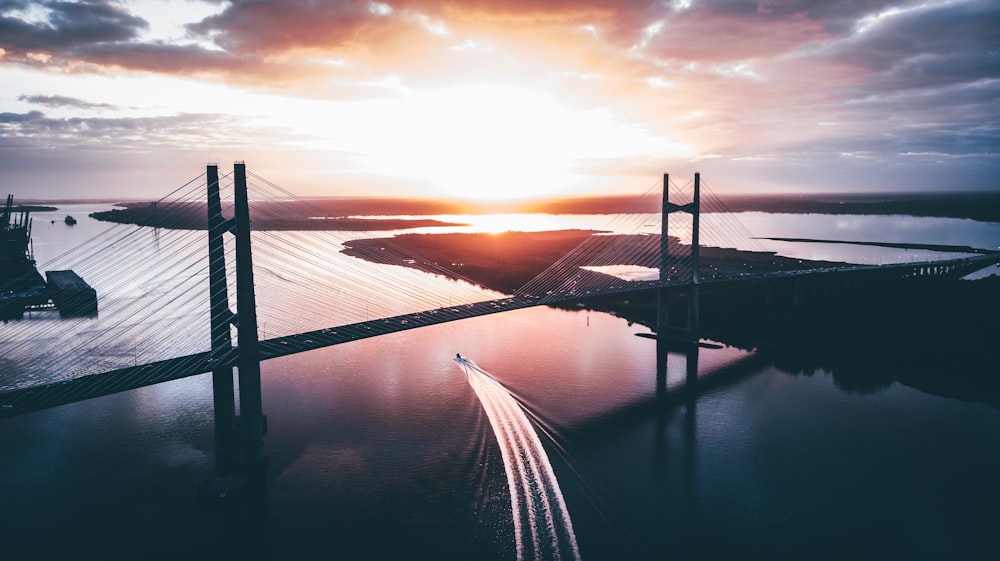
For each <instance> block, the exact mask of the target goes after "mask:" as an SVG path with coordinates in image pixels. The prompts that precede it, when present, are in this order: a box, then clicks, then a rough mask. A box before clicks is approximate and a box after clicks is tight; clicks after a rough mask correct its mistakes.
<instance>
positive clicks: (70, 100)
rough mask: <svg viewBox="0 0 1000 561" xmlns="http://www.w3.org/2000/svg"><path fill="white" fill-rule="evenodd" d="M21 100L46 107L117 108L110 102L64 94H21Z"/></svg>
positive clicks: (19, 97)
mask: <svg viewBox="0 0 1000 561" xmlns="http://www.w3.org/2000/svg"><path fill="white" fill-rule="evenodd" d="M17 99H18V100H20V101H26V102H28V103H32V104H35V105H44V106H45V107H74V108H77V109H115V108H116V107H115V106H114V105H111V104H108V103H90V102H89V101H84V100H82V99H77V98H75V97H66V96H62V95H21V96H18V97H17Z"/></svg>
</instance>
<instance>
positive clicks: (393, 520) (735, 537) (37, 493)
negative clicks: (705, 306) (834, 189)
mask: <svg viewBox="0 0 1000 561" xmlns="http://www.w3.org/2000/svg"><path fill="white" fill-rule="evenodd" d="M91 210H92V209H90V208H87V207H84V206H79V207H76V206H74V207H63V208H62V209H61V210H60V211H58V212H56V213H52V214H51V218H49V216H50V215H46V214H45V213H38V214H36V215H34V216H35V229H34V234H35V235H34V240H35V253H36V257H37V258H38V260H39V263H40V265H42V267H43V268H44V263H45V262H46V260H49V259H52V258H53V257H55V256H58V255H61V254H63V253H64V252H65V251H67V250H68V249H69V248H71V247H74V246H75V245H76V244H77V243H80V242H82V241H85V240H86V239H89V238H90V237H92V236H94V235H96V233H97V232H98V231H100V230H101V229H103V228H105V227H106V226H105V225H103V224H99V223H96V222H95V221H92V220H90V219H89V218H85V214H86V213H87V212H89V211H91ZM66 213H70V214H73V215H74V216H75V217H77V218H78V219H79V224H77V225H76V226H73V227H69V226H66V225H65V224H63V223H62V222H61V218H62V217H63V216H64V215H65V214H66ZM749 214H753V213H749ZM746 218H747V220H748V222H750V223H757V226H758V227H759V226H760V223H763V222H767V221H766V220H765V218H767V217H763V216H756V215H755V216H747V217H746ZM770 218H771V219H772V220H771V222H768V223H769V224H772V225H773V224H779V223H780V224H782V226H781V227H777V226H774V227H773V228H774V229H773V230H770V231H766V232H761V233H760V234H759V235H761V236H774V237H811V238H831V239H832V238H836V236H834V235H832V234H833V233H835V232H836V229H837V228H841V230H839V231H840V232H842V233H843V232H846V233H845V234H844V235H845V236H851V237H841V238H839V239H855V240H861V241H892V242H898V241H904V242H911V243H938V244H963V245H977V246H979V247H995V246H997V245H1000V228H998V226H997V225H996V224H983V223H977V222H973V221H944V222H941V221H939V220H938V219H910V218H907V219H905V220H904V219H902V218H900V224H902V225H901V226H899V227H898V228H895V229H887V228H886V227H885V222H883V226H882V228H881V229H876V228H875V227H874V225H873V223H871V222H869V219H870V217H837V218H834V217H822V218H817V217H816V215H811V216H810V217H796V216H795V215H787V216H777V217H770ZM51 220H55V222H52V221H51ZM511 220H512V219H511ZM580 223H581V224H584V225H585V226H586V227H600V224H593V223H592V222H586V221H581V222H580ZM587 224H591V225H589V226H587ZM850 224H853V225H854V226H853V228H854V229H853V230H849V229H848V230H845V229H847V228H848V226H849V225H850ZM906 224H909V225H906ZM962 226H964V227H962ZM482 228H483V229H489V227H488V226H482ZM831 229H833V231H831ZM751 231H754V232H755V233H756V232H759V231H760V230H758V229H755V228H751ZM901 232H902V233H901ZM906 232H909V233H906ZM886 235H891V236H893V238H894V239H885V238H884V237H882V236H886ZM874 236H878V239H873V237H874ZM862 237H863V238H864V239H862ZM849 248H850V246H828V247H826V248H818V247H815V246H814V247H813V248H812V249H810V248H809V247H808V246H805V245H801V244H800V245H798V246H796V247H795V248H786V249H785V250H783V252H784V253H787V254H792V253H793V252H802V253H799V254H797V255H798V256H799V257H801V258H810V257H812V258H824V259H830V258H831V256H828V255H825V254H824V255H822V256H821V255H819V253H820V252H823V251H827V250H830V251H847V250H848V249H849ZM158 251H163V252H167V253H169V252H170V251H171V250H170V248H169V246H167V247H164V248H160V249H158ZM859 251H862V252H865V253H864V254H863V255H860V256H858V258H859V259H860V260H861V261H864V260H865V259H880V260H882V259H890V258H895V259H898V257H892V256H891V255H895V254H893V253H891V252H890V251H888V250H887V251H884V252H882V253H881V254H875V255H873V254H871V253H870V252H871V251H872V248H868V247H866V248H864V249H861V250H859ZM892 251H898V250H892ZM85 278H86V276H85ZM100 292H101V291H100V289H99V293H100ZM366 313H372V310H366ZM44 316H45V313H42V314H41V315H37V316H33V317H28V318H26V319H25V320H23V321H21V322H10V323H8V324H4V325H0V339H2V340H4V341H8V340H11V339H15V338H17V337H18V336H19V335H18V333H22V332H24V331H26V330H29V331H30V329H32V328H31V325H30V324H31V322H36V324H37V322H51V321H58V320H55V319H52V318H50V317H44ZM279 320H280V318H275V319H272V320H271V321H272V322H273V323H272V327H269V328H268V327H263V326H262V327H263V329H265V330H267V329H271V330H274V329H279V327H275V326H274V324H275V323H277V322H279ZM74 321H75V320H74ZM89 321H101V322H104V321H108V318H107V317H106V316H102V317H99V318H98V319H92V320H89ZM297 325H298V324H297V323H296V322H289V323H288V328H291V327H294V326H297ZM199 329H201V328H199ZM199 329H195V330H194V331H195V332H198V330H199ZM205 332H207V328H205ZM647 332H648V330H646V329H645V328H643V327H641V326H639V325H633V324H629V323H628V322H627V321H625V320H624V319H621V318H618V317H615V316H613V315H609V314H603V313H596V312H588V311H586V310H582V309H581V310H572V311H568V310H557V309H552V308H546V307H538V308H530V309H524V310H519V311H514V312H505V313H501V314H494V315H491V316H484V317H479V318H473V319H468V320H462V321H459V322H453V323H446V324H441V325H437V326H432V327H426V328H421V329H416V330H411V331H405V332H402V333H396V334H392V335H386V336H381V337H376V338H372V339H367V340H362V341H357V342H354V343H349V344H344V345H339V346H335V347H330V348H326V349H321V350H317V351H311V352H308V353H303V354H299V355H292V356H288V357H284V358H280V359H275V360H271V361H267V362H265V363H263V364H262V365H261V369H262V385H263V401H264V410H265V413H266V415H267V416H268V425H269V433H268V434H267V436H266V437H265V446H266V452H267V454H268V457H269V460H270V466H269V469H268V490H267V496H266V501H265V504H264V505H263V506H262V507H261V508H260V509H259V510H254V511H250V512H235V513H228V514H220V513H217V512H214V511H211V510H206V509H202V508H199V506H198V503H197V500H196V489H197V486H198V484H199V483H200V482H201V481H203V480H205V479H206V478H208V477H209V476H211V475H212V473H213V442H212V438H213V436H212V435H213V428H212V422H213V421H212V398H211V380H210V378H209V377H208V376H206V375H201V376H194V377H190V378H186V379H182V380H178V381H175V382H169V383H164V384H160V385H156V386H152V387H148V388H143V389H139V390H134V391H130V392H125V393H122V394H117V395H113V396H108V397H103V398H98V399H93V400H90V401H85V402H80V403H76V404H72V405H67V406H62V407H58V408H55V409H51V410H47V411H40V412H35V413H30V414H26V415H23V416H19V417H13V418H10V419H4V420H0V450H2V455H0V486H2V487H0V496H2V504H0V528H2V530H0V535H3V536H4V537H5V539H4V542H3V544H2V545H0V547H2V550H0V551H3V553H2V555H3V558H5V559H55V558H59V559H62V558H65V557H67V556H72V557H76V558H79V557H84V558H89V557H95V558H97V557H99V558H102V559H179V558H189V559H195V558H237V557H238V558H250V559H253V558H261V559H313V558H321V559H485V560H490V559H516V558H517V556H518V552H519V551H521V552H522V554H525V551H528V552H530V551H532V548H525V547H524V543H526V542H524V541H521V540H522V539H524V535H523V530H524V528H523V526H525V524H524V523H516V522H515V520H516V519H517V517H515V516H514V515H513V514H512V500H511V492H510V487H511V485H512V483H511V479H510V477H509V473H508V471H509V469H510V467H509V466H510V465H511V462H510V458H505V457H504V453H503V450H502V448H501V446H500V445H498V440H497V438H498V437H497V432H496V425H495V420H493V421H492V422H491V416H490V415H489V414H488V412H489V411H488V409H489V408H490V407H493V406H492V405H491V406H487V407H484V402H482V401H480V398H479V397H477V394H476V391H474V389H473V387H471V385H470V380H469V378H468V373H467V372H465V371H463V368H462V365H461V364H456V361H455V354H456V353H461V354H462V356H463V357H467V358H468V359H470V360H472V361H475V362H474V364H476V365H478V368H480V369H482V370H483V371H485V372H486V373H488V375H489V376H490V377H491V378H492V379H495V380H496V381H497V382H499V384H501V386H500V387H501V388H502V389H494V390H491V391H492V392H493V394H491V395H493V397H491V398H489V399H491V400H495V402H496V403H497V404H501V405H502V406H503V407H508V409H506V413H504V414H503V415H500V417H503V418H508V419H512V418H513V415H514V411H513V410H512V409H510V408H509V405H507V404H508V402H507V400H506V398H503V395H502V392H504V391H505V392H507V394H508V395H509V397H510V398H512V400H513V401H514V402H516V403H517V404H518V407H519V408H520V412H521V413H523V415H524V416H525V417H526V418H528V419H530V421H531V425H532V426H533V427H534V428H535V430H536V436H537V437H538V439H539V442H540V444H541V446H542V448H543V449H544V452H545V453H546V455H547V456H546V457H545V461H546V462H547V463H548V465H549V466H550V468H551V471H552V478H553V479H554V480H556V481H557V483H558V489H559V495H560V497H561V499H562V501H563V502H564V505H565V511H566V513H568V514H567V516H568V519H569V520H567V521H566V524H565V526H571V531H572V537H573V539H572V540H569V538H560V539H562V540H563V542H564V543H566V544H570V543H571V546H567V547H564V548H563V551H564V553H563V555H564V557H563V558H575V556H576V555H578V556H579V558H581V559H585V560H618V559H845V558H853V559H941V558H950V559H995V558H996V555H997V552H998V551H1000V539H998V537H997V536H998V534H997V532H996V531H995V530H996V528H997V523H998V522H1000V480H998V479H997V473H1000V439H998V438H997V436H996V435H997V434H1000V411H998V410H996V409H994V408H991V407H988V406H986V405H982V404H977V403H967V402H962V401H958V400H955V399H950V398H945V397H939V396H935V395H930V394H926V393H923V392H920V391H918V390H916V389H913V388H910V387H906V386H903V385H901V384H899V383H894V384H891V385H889V386H888V387H883V388H881V389H879V390H877V391H873V392H868V393H859V392H858V391H857V390H845V389H841V387H840V386H839V385H838V384H837V381H836V379H835V377H834V375H833V372H832V370H829V371H828V370H817V371H815V372H812V373H811V374H802V373H789V372H785V371H782V370H781V369H780V368H778V367H777V366H775V365H774V364H771V363H770V362H768V361H767V360H765V359H763V358H761V357H760V356H756V355H753V354H750V353H746V352H744V351H742V350H739V349H735V348H730V347H726V346H725V345H719V346H718V348H716V346H712V347H711V348H703V349H701V350H700V352H699V353H698V355H697V358H695V357H689V356H686V355H685V354H683V353H679V352H678V353H671V354H670V355H669V356H668V358H667V368H666V380H665V383H664V387H660V388H658V387H657V386H658V384H657V374H656V373H657V365H656V348H655V345H656V344H655V342H654V341H652V340H650V339H647V338H644V337H639V336H637V335H638V334H643V333H647ZM66 343H67V344H70V343H71V341H66ZM133 352H135V353H138V352H140V350H133ZM126 354H128V353H126ZM689 360H690V361H691V362H692V365H694V361H695V360H697V365H696V366H697V381H696V382H689V381H688V380H687V376H688V371H689V370H690V369H691V368H689V364H688V361H689ZM5 375H7V376H9V373H7V374H5ZM55 375H56V376H58V374H55ZM942 375H947V373H942ZM4 383H5V384H6V385H7V386H11V385H16V382H11V381H10V380H5V381H4ZM689 384H690V387H692V388H695V391H693V392H688V393H683V392H681V391H680V389H681V388H683V387H685V386H688V385H689ZM501 405H496V406H497V407H499V406H501ZM504 415H506V416H507V417H504ZM517 430H521V431H523V430H524V429H523V427H521V428H520V429H517ZM532 453H534V452H532ZM527 483H528V484H529V485H528V487H530V483H531V481H528V482H527ZM551 483H552V482H550V481H547V476H546V481H545V484H546V485H549V484H551ZM516 492H517V494H518V495H521V494H522V493H526V492H527V491H525V490H524V489H519V490H517V491H516ZM520 516H521V520H527V519H528V518H529V517H530V513H522V515H520ZM519 543H520V544H522V545H521V547H519V546H518V544H519ZM540 551H548V552H550V553H551V550H550V549H545V548H542V549H540ZM566 551H569V552H570V553H565V552H566ZM525 555H528V557H526V558H532V557H530V554H525Z"/></svg>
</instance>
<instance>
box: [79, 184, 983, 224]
mask: <svg viewBox="0 0 1000 561" xmlns="http://www.w3.org/2000/svg"><path fill="white" fill-rule="evenodd" d="M87 202H95V201H87ZM678 202H679V203H683V202H686V201H678ZM710 203H711V204H710ZM262 204H263V205H266V208H262V207H261V205H262ZM303 205H305V206H307V207H312V208H313V209H314V212H311V213H310V214H312V216H313V218H310V219H308V220H309V222H308V223H304V222H303V221H304V220H306V218H304V217H302V216H301V212H302V211H301V209H302V207H303ZM117 206H120V207H121V208H120V209H118V210H115V211H110V212H103V213H95V214H94V218H97V219H99V220H106V221H111V222H123V223H129V224H138V225H142V226H157V227H163V228H183V229H192V228H195V229H199V228H200V229H203V228H204V227H205V226H204V224H205V218H204V216H205V206H204V204H203V203H176V202H174V203H172V202H169V201H160V202H159V203H155V204H154V203H152V202H150V201H131V202H119V203H117ZM253 206H254V207H256V208H257V209H258V210H266V212H261V213H260V214H261V215H262V217H263V215H264V214H267V215H268V216H273V217H276V218H278V217H280V219H275V220H270V221H269V223H270V224H272V226H264V224H263V223H261V222H266V221H264V220H263V218H262V219H261V221H260V222H258V221H257V220H255V225H256V226H257V227H259V228H264V227H270V228H273V229H294V228H296V227H303V225H305V226H307V229H310V230H316V229H326V230H387V229H403V228H414V227H419V226H422V225H445V224H440V223H438V224H418V223H414V222H408V223H405V224H397V223H396V222H393V221H398V220H400V218H399V217H402V216H428V215H455V214H490V213H546V214H623V213H658V212H659V209H660V199H659V196H652V197H651V196H640V195H608V196H592V197H573V198H561V199H545V200H537V201H521V202H507V203H472V202H461V201H447V200H432V199H406V198H385V197H328V198H310V199H303V200H298V201H293V202H288V203H283V202H276V201H272V202H268V203H255V204H254V205H253ZM702 207H703V208H704V209H706V211H708V209H710V208H711V209H717V208H720V207H721V208H724V209H725V210H727V211H729V212H769V213H795V214H903V215H911V216H928V217H946V218H970V219H973V220H981V221H986V222H1000V192H963V193H877V194H864V193H850V194H828V193H827V194H799V195H789V194H781V195H727V196H725V197H721V198H719V199H712V201H709V200H708V199H706V198H703V200H702ZM167 208H169V209H171V210H172V211H173V212H175V213H176V214H175V216H173V217H168V216H167V215H166V214H164V213H162V212H154V210H159V211H162V210H164V209H167ZM369 216H370V217H393V218H391V219H387V218H381V219H380V220H388V221H386V222H382V223H379V222H362V223H357V219H358V217H369ZM322 217H326V219H323V220H320V219H319V218H322Z"/></svg>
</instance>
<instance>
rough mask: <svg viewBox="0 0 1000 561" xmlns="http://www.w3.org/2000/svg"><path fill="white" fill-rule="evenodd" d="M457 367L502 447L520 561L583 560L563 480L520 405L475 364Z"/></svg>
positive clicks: (462, 362) (463, 360) (463, 363)
mask: <svg viewBox="0 0 1000 561" xmlns="http://www.w3.org/2000/svg"><path fill="white" fill-rule="evenodd" d="M455 362H456V363H458V366H459V367H460V368H461V369H462V371H463V372H464V373H465V378H466V380H468V382H469V385H470V386H472V389H473V391H475V392H476V396H477V397H478V398H479V402H480V403H481V404H482V406H483V409H484V410H485V411H486V416H487V417H488V418H489V420H490V426H491V427H492V428H493V434H494V435H495V436H496V438H497V442H498V443H499V445H500V454H501V456H502V458H503V463H504V471H505V472H506V474H507V486H508V487H509V488H510V503H511V512H512V515H513V521H514V540H515V548H516V551H517V559H518V560H519V561H520V560H523V559H526V558H528V559H536V560H543V559H545V560H548V559H557V560H562V559H567V560H579V559H580V550H579V547H578V546H577V543H576V534H575V533H574V532H573V523H572V521H571V520H570V517H569V511H568V510H567V509H566V501H565V500H564V499H563V495H562V490H560V488H559V481H558V480H556V476H555V472H553V470H552V464H551V463H550V462H549V458H548V455H546V453H545V449H544V448H542V443H541V441H540V440H539V439H538V434H537V433H536V432H535V429H534V428H533V427H532V426H531V422H530V421H529V420H528V417H527V416H526V415H525V414H524V410H523V409H522V408H521V405H520V404H519V403H518V402H517V400H515V399H514V398H513V396H511V395H510V392H509V391H507V388H505V387H504V386H503V385H502V384H501V383H500V382H498V381H497V380H496V379H495V378H493V377H492V376H490V375H489V374H488V373H487V372H486V371H484V370H483V369H482V368H480V367H479V366H478V365H477V364H476V363H475V362H473V361H472V360H470V359H468V358H465V357H462V356H460V355H455Z"/></svg>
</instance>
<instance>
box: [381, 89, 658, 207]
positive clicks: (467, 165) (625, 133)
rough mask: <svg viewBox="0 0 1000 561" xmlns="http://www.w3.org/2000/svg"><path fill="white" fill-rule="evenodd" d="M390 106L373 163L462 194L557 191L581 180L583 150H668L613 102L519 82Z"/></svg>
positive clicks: (521, 195)
mask: <svg viewBox="0 0 1000 561" xmlns="http://www.w3.org/2000/svg"><path fill="white" fill-rule="evenodd" d="M383 109H384V111H383V113H382V114H381V116H380V117H381V118H382V119H386V120H387V121H386V122H387V123H388V124H387V125H386V126H385V127H382V129H383V131H385V132H386V134H385V135H384V136H382V137H381V138H380V139H379V142H378V145H377V146H375V147H373V153H372V154H370V156H369V157H370V164H369V165H370V166H371V168H372V170H373V171H375V172H377V173H391V174H392V175H396V176H402V177H408V178H413V179H417V180H419V181H420V182H421V183H424V184H426V185H429V186H430V187H431V188H432V189H434V190H435V191H436V192H437V194H438V195H439V196H445V197H454V198H456V199H475V200H492V201H501V200H516V199H530V198H539V197H551V196H557V195H561V194H564V193H566V192H567V191H568V190H570V189H572V187H573V185H574V184H575V183H577V182H578V180H579V176H578V175H577V173H576V172H575V171H574V169H575V168H576V167H577V164H578V162H579V161H581V160H584V159H586V158H591V157H609V156H610V157H614V156H615V155H617V154H628V153H635V151H636V150H639V151H643V152H652V153H655V152H657V151H660V152H662V150H663V146H662V144H661V143H660V142H659V141H658V140H657V139H654V138H650V137H649V136H648V135H646V134H645V133H642V132H640V131H635V130H627V128H623V127H621V126H619V125H617V124H616V123H614V121H613V119H612V117H611V114H610V113H609V112H608V111H607V110H603V109H591V110H578V109H573V108H571V107H567V106H565V105H563V104H561V103H560V102H559V100H558V97H557V96H555V95H552V94H548V93H546V92H542V91H538V90H532V89H527V88H523V87H517V86H508V85H496V84H475V85H465V86H454V87H450V88H444V89H437V90H428V91H420V92H414V93H410V94H408V95H406V96H405V97H403V98H402V99H400V100H398V102H397V103H396V104H394V105H391V106H390V105H388V104H387V105H386V106H385V107H384V108H383Z"/></svg>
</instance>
